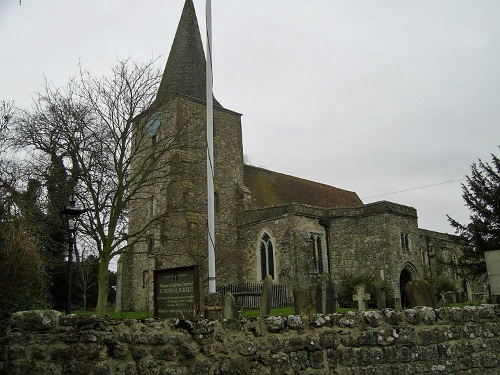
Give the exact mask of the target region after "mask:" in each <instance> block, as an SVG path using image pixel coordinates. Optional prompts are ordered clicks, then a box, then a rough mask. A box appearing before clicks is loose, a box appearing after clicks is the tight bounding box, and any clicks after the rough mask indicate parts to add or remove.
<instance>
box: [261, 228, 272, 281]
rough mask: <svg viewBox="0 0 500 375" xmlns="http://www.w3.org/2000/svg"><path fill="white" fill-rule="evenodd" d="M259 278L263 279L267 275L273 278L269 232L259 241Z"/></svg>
mask: <svg viewBox="0 0 500 375" xmlns="http://www.w3.org/2000/svg"><path fill="white" fill-rule="evenodd" d="M259 258H260V279H261V280H264V279H265V278H266V276H267V275H271V277H272V278H273V279H274V246H273V241H272V240H271V237H270V236H269V234H267V233H265V232H264V234H263V235H262V237H261V238H260V243H259Z"/></svg>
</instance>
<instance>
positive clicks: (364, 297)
mask: <svg viewBox="0 0 500 375" xmlns="http://www.w3.org/2000/svg"><path fill="white" fill-rule="evenodd" d="M370 298H371V297H370V295H369V294H368V293H366V292H365V286H364V285H363V284H359V285H356V294H355V295H353V296H352V300H353V301H358V310H359V311H365V310H366V303H365V301H369V300H370Z"/></svg>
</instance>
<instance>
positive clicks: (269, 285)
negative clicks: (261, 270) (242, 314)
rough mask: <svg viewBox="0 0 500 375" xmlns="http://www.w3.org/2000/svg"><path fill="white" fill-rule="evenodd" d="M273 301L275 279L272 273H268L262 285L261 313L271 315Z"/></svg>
mask: <svg viewBox="0 0 500 375" xmlns="http://www.w3.org/2000/svg"><path fill="white" fill-rule="evenodd" d="M272 302H273V279H272V278H271V275H267V276H266V278H265V279H264V285H263V286H262V297H261V298H260V308H259V315H260V316H261V317H263V316H269V315H271V305H272Z"/></svg>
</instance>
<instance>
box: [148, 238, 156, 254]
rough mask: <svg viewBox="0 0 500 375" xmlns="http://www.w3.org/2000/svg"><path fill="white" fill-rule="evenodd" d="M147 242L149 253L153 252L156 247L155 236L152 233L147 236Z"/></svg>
mask: <svg viewBox="0 0 500 375" xmlns="http://www.w3.org/2000/svg"><path fill="white" fill-rule="evenodd" d="M146 242H147V245H148V253H149V254H151V253H152V252H153V249H154V247H155V238H154V237H153V236H152V235H150V236H147V237H146Z"/></svg>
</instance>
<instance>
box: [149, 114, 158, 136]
mask: <svg viewBox="0 0 500 375" xmlns="http://www.w3.org/2000/svg"><path fill="white" fill-rule="evenodd" d="M160 122H161V115H160V114H159V113H153V114H152V115H151V116H149V118H148V121H147V122H146V133H147V134H148V136H149V137H151V138H153V137H154V136H155V135H156V133H158V128H159V127H160Z"/></svg>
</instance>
